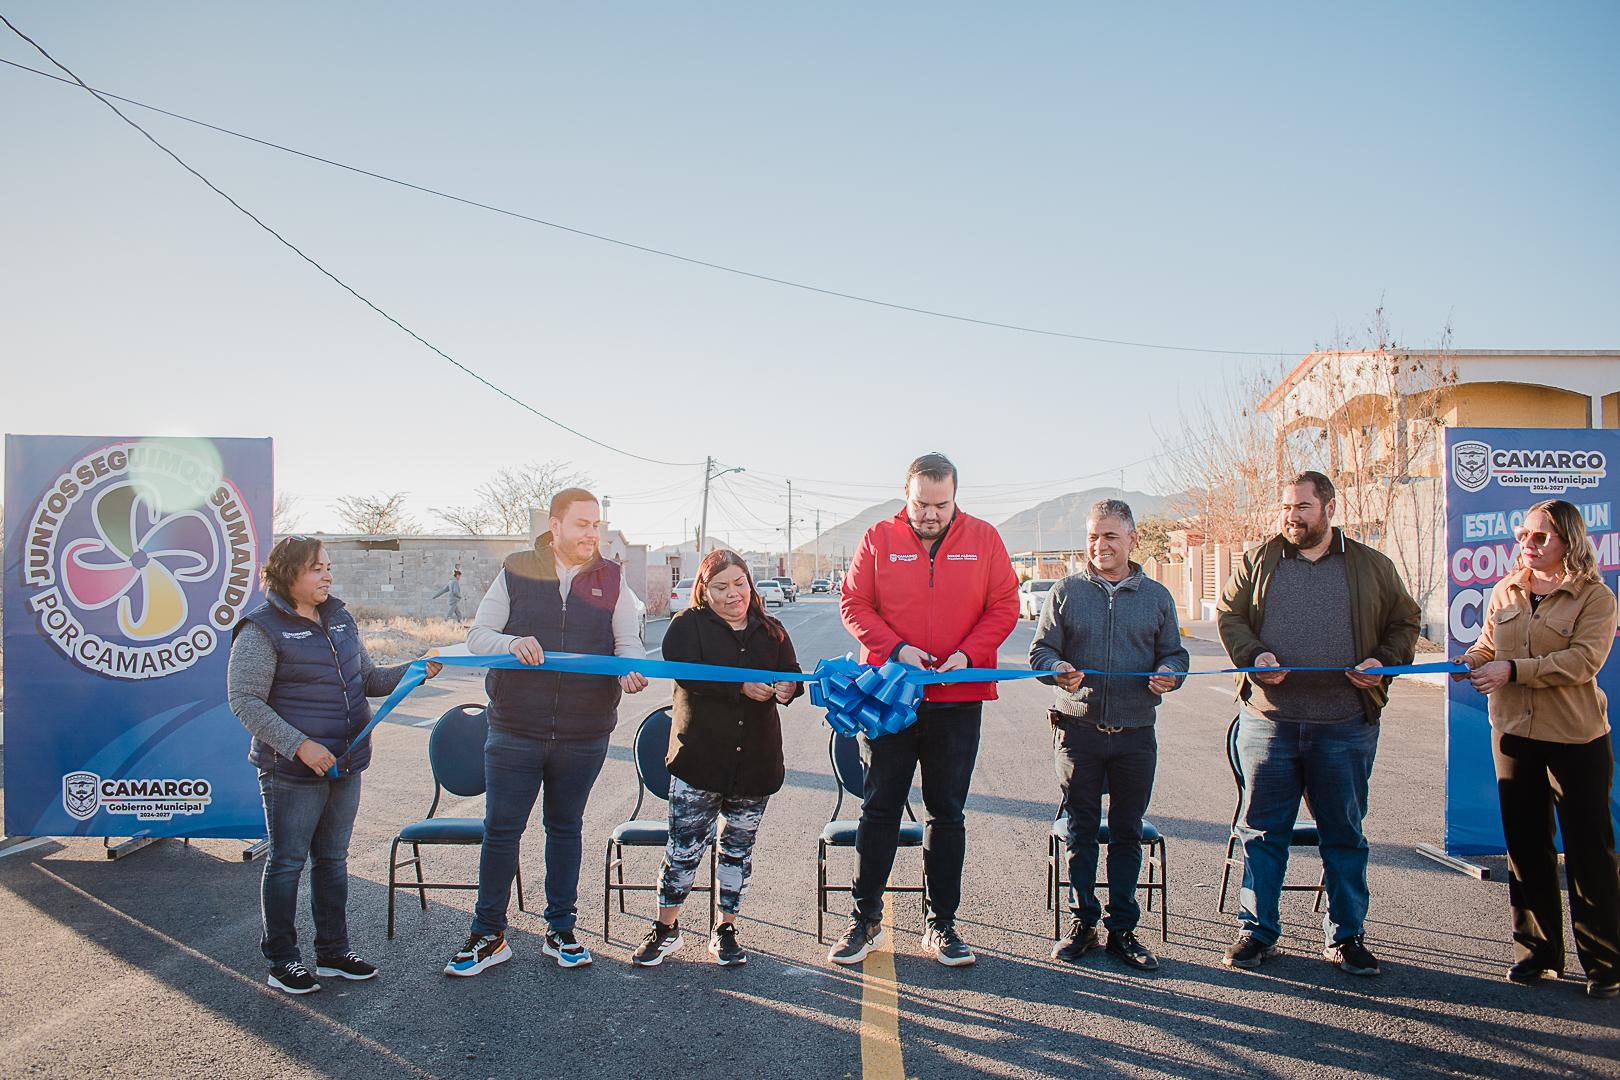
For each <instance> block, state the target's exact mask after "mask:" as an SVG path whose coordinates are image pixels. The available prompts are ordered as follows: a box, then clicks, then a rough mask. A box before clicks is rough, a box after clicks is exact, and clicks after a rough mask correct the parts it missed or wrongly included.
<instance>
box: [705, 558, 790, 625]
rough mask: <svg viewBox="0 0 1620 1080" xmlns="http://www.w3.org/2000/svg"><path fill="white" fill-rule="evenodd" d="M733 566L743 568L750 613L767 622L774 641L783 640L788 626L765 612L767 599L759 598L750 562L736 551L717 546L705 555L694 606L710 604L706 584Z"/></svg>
mask: <svg viewBox="0 0 1620 1080" xmlns="http://www.w3.org/2000/svg"><path fill="white" fill-rule="evenodd" d="M733 566H739V567H741V568H742V572H743V579H744V580H745V581H747V582H748V613H749V614H750V615H758V616H759V621H760V622H762V623H764V624H765V629H766V631H767V632H768V633H769V634H770V635H771V639H772V640H773V641H781V640H782V639H783V638H785V637H787V628H786V627H784V626H783V625H782V624H781V623H779V622H777V621H776V620H775V619H773V618H771V616H769V615H767V614H766V613H765V601H763V600H761V599H760V598H759V590H757V589H755V588H754V575H753V574H752V573H750V572H749V570H748V564H747V563H746V562H744V561H743V557H742V556H741V555H738V554H737V553H736V552H735V551H728V550H727V549H725V548H715V549H714V550H713V551H711V552H709V553H708V554H707V555H705V556H703V561H702V562H701V563H699V564H698V572H697V578H696V579H695V580H694V581H693V582H692V606H693V607H706V606H708V603H709V597H708V593H707V591H706V586H707V585H708V584H709V582H711V581H713V580H714V579H715V577H716V576H717V575H719V574H720V573H722V572H724V571H726V570H728V569H730V568H731V567H733Z"/></svg>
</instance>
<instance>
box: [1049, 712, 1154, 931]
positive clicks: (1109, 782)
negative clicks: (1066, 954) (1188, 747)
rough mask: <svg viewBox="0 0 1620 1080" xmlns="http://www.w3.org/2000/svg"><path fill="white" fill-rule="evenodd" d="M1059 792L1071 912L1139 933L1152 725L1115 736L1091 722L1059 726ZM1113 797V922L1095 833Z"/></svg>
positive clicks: (1110, 880)
mask: <svg viewBox="0 0 1620 1080" xmlns="http://www.w3.org/2000/svg"><path fill="white" fill-rule="evenodd" d="M1052 738H1053V746H1054V748H1055V750H1054V753H1055V757H1056V764H1057V774H1058V786H1059V788H1060V789H1061V790H1062V792H1063V811H1064V814H1065V815H1066V816H1067V818H1068V821H1069V835H1068V838H1067V844H1066V848H1067V851H1068V874H1069V912H1070V914H1072V915H1073V916H1074V917H1075V918H1077V919H1079V920H1080V921H1081V922H1082V923H1084V924H1085V925H1087V926H1096V925H1097V921H1098V919H1102V923H1103V925H1104V926H1105V927H1107V929H1108V931H1109V932H1110V933H1123V932H1124V931H1126V930H1135V929H1136V924H1137V922H1138V921H1139V920H1140V919H1141V917H1142V906H1141V904H1139V903H1137V900H1136V881H1137V878H1138V877H1139V876H1140V875H1141V873H1142V815H1144V814H1146V813H1147V807H1148V800H1149V799H1151V798H1152V797H1153V773H1154V770H1155V769H1156V768H1157V766H1158V763H1159V740H1158V737H1157V735H1155V734H1154V731H1153V727H1152V725H1149V726H1147V727H1139V728H1128V729H1127V730H1125V731H1121V732H1120V733H1118V734H1117V735H1108V734H1105V733H1104V732H1101V731H1099V730H1097V725H1096V724H1094V723H1090V722H1088V721H1086V720H1063V721H1060V722H1059V724H1058V726H1057V730H1056V731H1054V732H1053V735H1052ZM1104 792H1107V794H1108V917H1107V918H1105V919H1104V918H1102V913H1103V909H1102V905H1101V904H1099V903H1098V902H1097V888H1096V885H1095V882H1096V880H1097V857H1098V855H1099V853H1100V852H1099V848H1098V844H1097V832H1098V829H1099V828H1100V827H1101V825H1102V798H1103V793H1104Z"/></svg>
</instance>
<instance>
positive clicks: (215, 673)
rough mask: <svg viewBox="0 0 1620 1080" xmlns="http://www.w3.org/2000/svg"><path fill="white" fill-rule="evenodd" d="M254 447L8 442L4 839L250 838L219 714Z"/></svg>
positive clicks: (264, 473)
mask: <svg viewBox="0 0 1620 1080" xmlns="http://www.w3.org/2000/svg"><path fill="white" fill-rule="evenodd" d="M270 506H271V446H270V440H269V439H195V438H146V439H143V438H92V437H80V436H56V435H52V436H32V435H7V436H6V477H5V557H4V574H5V578H4V582H5V583H4V589H5V623H4V635H5V793H6V798H5V804H6V813H5V829H6V832H7V833H8V834H9V835H12V836H154V837H161V836H171V837H172V836H198V837H202V836H216V837H242V838H257V837H261V836H263V835H264V811H263V809H262V807H261V805H260V801H259V790H258V781H257V778H256V775H255V772H254V770H253V767H252V766H251V765H249V764H248V761H247V742H248V740H247V733H246V732H245V731H244V730H243V728H242V725H241V724H240V723H239V722H238V721H237V720H236V718H235V717H234V716H233V715H232V714H231V711H230V709H229V708H228V707H227V706H226V703H225V668H226V662H227V659H228V656H229V652H230V641H231V627H232V626H234V625H235V624H236V621H237V619H238V618H240V617H241V615H242V613H243V612H244V611H246V610H248V609H249V608H250V607H252V606H253V605H254V604H257V603H258V602H259V600H260V599H261V596H260V593H259V591H258V587H257V583H258V574H257V568H258V566H259V564H260V562H262V561H263V558H264V556H265V554H266V552H267V550H268V547H269V543H270Z"/></svg>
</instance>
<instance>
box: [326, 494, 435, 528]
mask: <svg viewBox="0 0 1620 1080" xmlns="http://www.w3.org/2000/svg"><path fill="white" fill-rule="evenodd" d="M406 494H407V493H406V492H403V491H396V492H393V493H392V494H378V495H345V496H343V497H342V498H340V499H339V500H338V501H337V502H336V503H334V504H333V506H332V509H333V510H335V511H337V516H338V520H340V521H342V522H343V524H344V525H346V526H348V528H349V529H350V530H351V531H353V532H357V533H361V534H364V535H367V536H384V535H393V536H410V535H412V534H414V533H417V532H420V531H421V529H420V527H419V526H418V525H417V524H416V521H415V520H414V519H413V518H412V517H411V516H410V515H409V514H407V513H406V512H405V496H406Z"/></svg>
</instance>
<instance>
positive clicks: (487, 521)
mask: <svg viewBox="0 0 1620 1080" xmlns="http://www.w3.org/2000/svg"><path fill="white" fill-rule="evenodd" d="M431 509H432V510H433V513H434V514H435V515H437V516H438V518H439V520H441V521H443V522H444V523H445V524H446V525H448V526H450V527H451V528H452V529H454V530H455V531H457V532H464V533H470V534H472V535H474V536H477V535H480V534H484V533H498V532H500V531H501V530H500V529H499V528H498V526H499V524H500V523H499V521H498V520H497V519H496V517H495V513H494V511H492V510H490V509H489V508H488V507H487V506H482V505H480V506H446V507H442V508H441V507H437V506H435V507H432V508H431Z"/></svg>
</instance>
